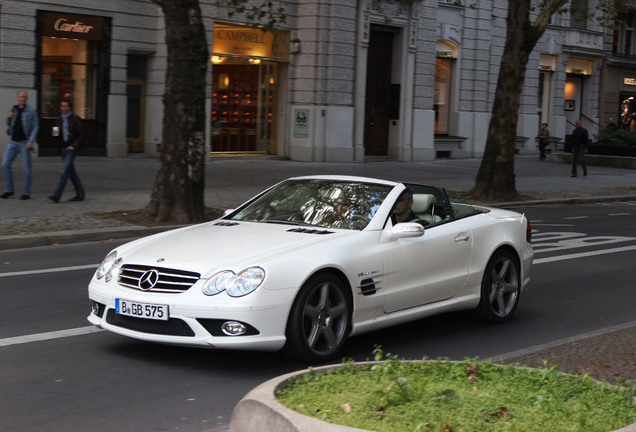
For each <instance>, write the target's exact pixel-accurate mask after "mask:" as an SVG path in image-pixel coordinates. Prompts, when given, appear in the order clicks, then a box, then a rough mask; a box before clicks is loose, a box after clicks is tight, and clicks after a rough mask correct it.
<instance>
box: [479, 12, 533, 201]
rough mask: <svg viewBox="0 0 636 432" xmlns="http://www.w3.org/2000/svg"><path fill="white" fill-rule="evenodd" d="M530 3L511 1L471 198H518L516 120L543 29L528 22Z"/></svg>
mask: <svg viewBox="0 0 636 432" xmlns="http://www.w3.org/2000/svg"><path fill="white" fill-rule="evenodd" d="M530 7H531V5H530V0H510V1H509V2H508V17H507V19H506V44H505V47H504V52H503V56H502V58H501V66H500V68H499V77H498V79H497V89H496V92H495V100H494V103H493V108H492V116H491V118H490V124H489V126H488V138H487V141H486V148H485V150H484V157H483V158H482V161H481V166H480V168H479V172H478V174H477V177H476V179H475V186H474V187H473V189H472V190H471V191H470V195H471V196H472V197H473V198H474V199H478V200H486V201H503V200H509V199H514V198H516V197H517V195H518V194H517V189H516V186H515V173H514V161H515V160H514V156H515V138H516V134H517V118H518V115H519V105H520V101H521V93H522V91H523V81H524V78H525V73H526V66H527V64H528V57H529V55H530V53H531V52H532V50H533V49H534V46H535V44H536V42H537V40H538V39H539V37H541V34H542V33H543V29H541V30H540V29H537V28H536V27H534V26H532V24H531V22H530Z"/></svg>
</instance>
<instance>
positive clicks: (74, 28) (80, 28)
mask: <svg viewBox="0 0 636 432" xmlns="http://www.w3.org/2000/svg"><path fill="white" fill-rule="evenodd" d="M53 28H54V29H55V30H56V31H61V32H69V33H88V32H90V31H91V30H93V29H94V27H93V26H91V25H86V24H84V23H83V22H81V21H75V22H74V23H73V24H71V23H69V22H68V20H67V19H66V18H60V19H59V20H57V21H55V24H54V25H53Z"/></svg>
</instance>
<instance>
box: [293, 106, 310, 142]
mask: <svg viewBox="0 0 636 432" xmlns="http://www.w3.org/2000/svg"><path fill="white" fill-rule="evenodd" d="M294 138H309V110H308V109H295V110H294Z"/></svg>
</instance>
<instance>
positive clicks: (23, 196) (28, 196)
mask: <svg viewBox="0 0 636 432" xmlns="http://www.w3.org/2000/svg"><path fill="white" fill-rule="evenodd" d="M20 199H21V200H28V199H31V195H22V196H21V197H20Z"/></svg>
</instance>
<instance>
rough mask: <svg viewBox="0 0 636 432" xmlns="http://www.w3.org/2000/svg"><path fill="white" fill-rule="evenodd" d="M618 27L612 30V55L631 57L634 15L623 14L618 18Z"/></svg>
mask: <svg viewBox="0 0 636 432" xmlns="http://www.w3.org/2000/svg"><path fill="white" fill-rule="evenodd" d="M619 22H620V25H619V26H618V28H616V29H615V30H614V40H613V43H612V53H613V54H618V55H633V54H634V53H633V52H632V50H633V48H632V47H633V46H634V43H633V41H634V14H632V13H630V14H625V15H623V16H622V17H621V18H620V21H619Z"/></svg>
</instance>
